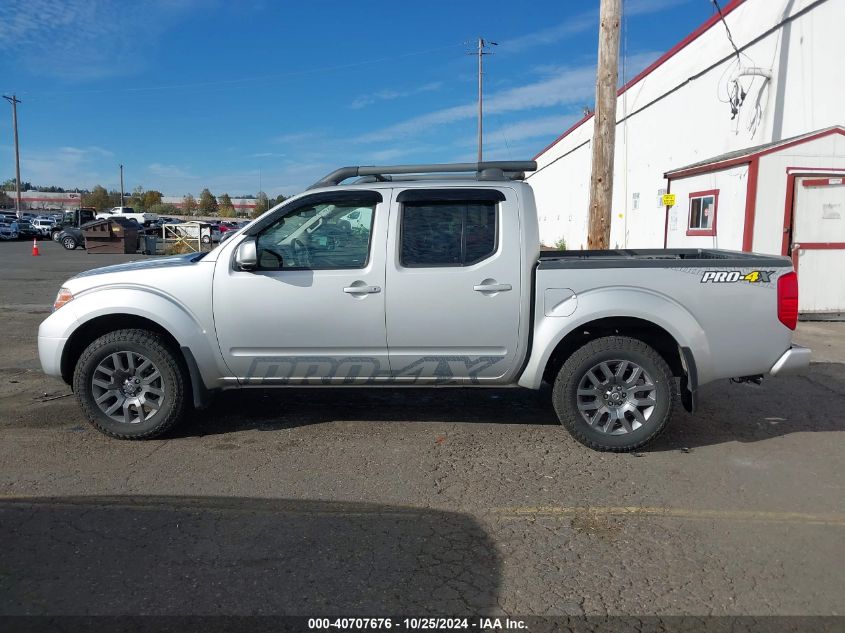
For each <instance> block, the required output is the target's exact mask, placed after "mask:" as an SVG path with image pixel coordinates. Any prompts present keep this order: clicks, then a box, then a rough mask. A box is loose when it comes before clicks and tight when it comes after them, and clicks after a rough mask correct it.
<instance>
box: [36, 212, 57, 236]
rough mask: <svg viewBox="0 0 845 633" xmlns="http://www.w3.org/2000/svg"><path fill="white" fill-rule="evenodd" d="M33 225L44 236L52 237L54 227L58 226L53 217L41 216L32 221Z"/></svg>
mask: <svg viewBox="0 0 845 633" xmlns="http://www.w3.org/2000/svg"><path fill="white" fill-rule="evenodd" d="M32 226H34V227H35V228H36V229H37V230H38V231H39V232H40V233H41V235H42V236H43V237H50V233H51V232H52V230H53V227H54V226H56V221H55V220H54V219H53V218H45V217H43V216H39V217H37V218H35V219H34V220H33V221H32Z"/></svg>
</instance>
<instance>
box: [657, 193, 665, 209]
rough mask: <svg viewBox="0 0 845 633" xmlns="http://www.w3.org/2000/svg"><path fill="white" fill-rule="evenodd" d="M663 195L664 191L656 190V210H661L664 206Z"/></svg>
mask: <svg viewBox="0 0 845 633" xmlns="http://www.w3.org/2000/svg"><path fill="white" fill-rule="evenodd" d="M665 195H666V190H665V189H658V190H657V208H658V209H662V208H664V207H665V206H666V205H665V204H663V196H665Z"/></svg>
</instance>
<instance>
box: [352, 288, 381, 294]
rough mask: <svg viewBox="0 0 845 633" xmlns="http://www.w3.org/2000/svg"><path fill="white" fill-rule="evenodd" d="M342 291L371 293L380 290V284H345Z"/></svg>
mask: <svg viewBox="0 0 845 633" xmlns="http://www.w3.org/2000/svg"><path fill="white" fill-rule="evenodd" d="M343 292H345V293H346V294H350V295H371V294H375V293H377V292H381V287H380V286H347V287H346V288H344V289H343Z"/></svg>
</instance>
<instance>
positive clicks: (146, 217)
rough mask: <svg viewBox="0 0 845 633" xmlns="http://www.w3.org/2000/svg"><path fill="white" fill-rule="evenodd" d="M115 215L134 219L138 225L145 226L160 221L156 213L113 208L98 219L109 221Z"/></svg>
mask: <svg viewBox="0 0 845 633" xmlns="http://www.w3.org/2000/svg"><path fill="white" fill-rule="evenodd" d="M115 215H118V216H120V217H122V218H132V219H134V220H135V221H136V222H138V224H142V225H144V226H146V225H148V224H150V223H151V222H155V221H156V220H158V215H157V214H155V213H147V212H145V211H135V209H133V208H132V207H112V208H111V209H109V210H108V211H103V212H101V213H98V214H97V219H98V220H102V219H108V218H111V217H113V216H115Z"/></svg>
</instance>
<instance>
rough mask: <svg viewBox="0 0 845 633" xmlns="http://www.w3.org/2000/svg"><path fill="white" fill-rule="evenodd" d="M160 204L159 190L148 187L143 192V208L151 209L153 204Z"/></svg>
mask: <svg viewBox="0 0 845 633" xmlns="http://www.w3.org/2000/svg"><path fill="white" fill-rule="evenodd" d="M157 204H161V191H156V190H155V189H150V190H149V191H145V192H144V208H145V209H152V208H153V207H154V206H155V205H157Z"/></svg>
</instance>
